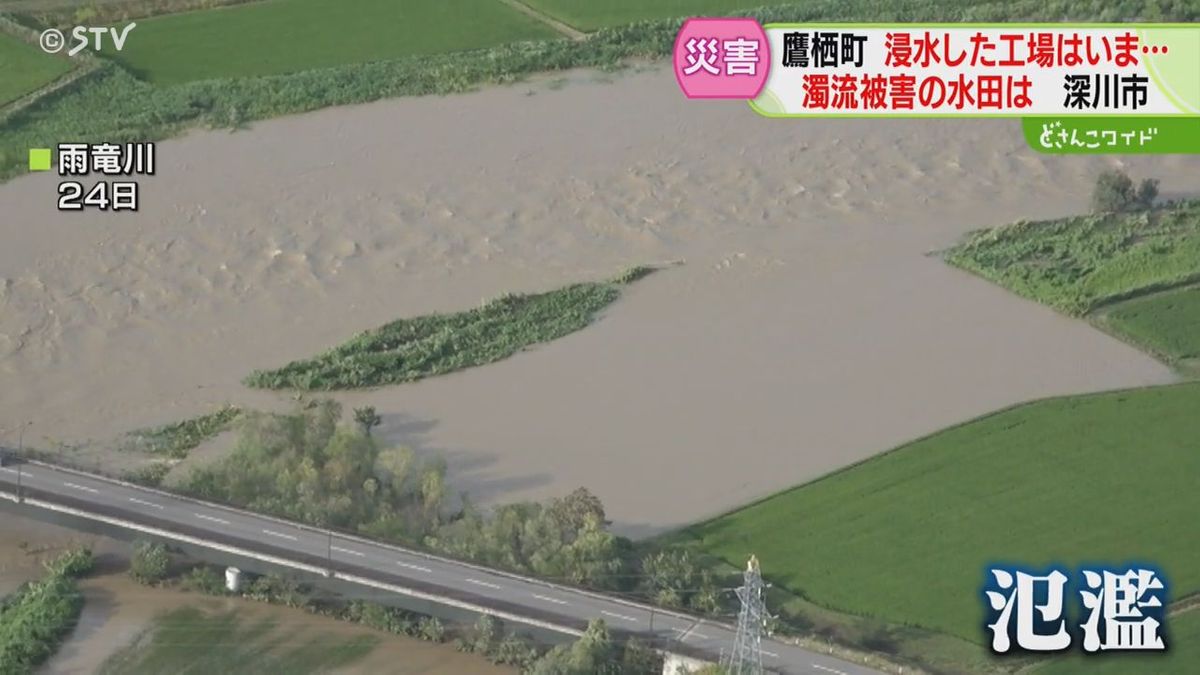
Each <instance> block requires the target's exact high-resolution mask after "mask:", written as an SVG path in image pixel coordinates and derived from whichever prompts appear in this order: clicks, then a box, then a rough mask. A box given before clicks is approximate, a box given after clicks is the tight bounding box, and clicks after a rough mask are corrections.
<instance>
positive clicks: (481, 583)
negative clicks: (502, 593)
mask: <svg viewBox="0 0 1200 675" xmlns="http://www.w3.org/2000/svg"><path fill="white" fill-rule="evenodd" d="M467 583H468V584H475V585H476V586H483V587H484V588H493V589H495V590H497V591H498V590H500V587H499V586H497V585H496V584H490V583H488V582H486V581H480V580H478V579H467Z"/></svg>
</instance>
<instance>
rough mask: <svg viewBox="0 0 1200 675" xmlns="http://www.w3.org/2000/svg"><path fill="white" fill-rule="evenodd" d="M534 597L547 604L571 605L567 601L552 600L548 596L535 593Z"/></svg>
mask: <svg viewBox="0 0 1200 675" xmlns="http://www.w3.org/2000/svg"><path fill="white" fill-rule="evenodd" d="M533 597H535V598H537V599H538V600H543V601H545V602H552V603H554V604H556V605H567V604H570V603H568V602H567V601H566V600H559V599H558V598H551V597H547V596H545V595H538V594H537V593H534V594H533Z"/></svg>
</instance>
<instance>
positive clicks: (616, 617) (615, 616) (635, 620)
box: [600, 609, 637, 623]
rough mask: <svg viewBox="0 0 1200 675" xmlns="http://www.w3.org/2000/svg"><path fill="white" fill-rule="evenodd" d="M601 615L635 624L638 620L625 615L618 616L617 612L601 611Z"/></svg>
mask: <svg viewBox="0 0 1200 675" xmlns="http://www.w3.org/2000/svg"><path fill="white" fill-rule="evenodd" d="M600 613H601V614H603V615H604V616H611V617H612V618H614V619H622V620H624V621H632V622H633V623H637V619H635V618H633V617H632V616H625V615H624V614H617V613H616V612H608V611H605V610H603V609H602V610H600Z"/></svg>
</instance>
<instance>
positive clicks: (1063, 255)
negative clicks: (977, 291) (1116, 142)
mask: <svg viewBox="0 0 1200 675" xmlns="http://www.w3.org/2000/svg"><path fill="white" fill-rule="evenodd" d="M946 259H947V260H948V261H949V262H950V263H951V264H953V265H956V266H958V267H961V268H963V269H966V270H969V271H971V272H974V273H975V274H978V275H980V276H982V277H984V278H986V279H989V280H991V281H994V282H995V283H998V284H1000V285H1001V286H1004V287H1005V288H1008V289H1009V290H1011V291H1013V292H1015V293H1018V294H1020V295H1023V296H1025V297H1027V298H1032V299H1034V300H1037V301H1039V302H1043V303H1045V304H1047V305H1050V306H1052V307H1055V308H1057V309H1059V310H1062V311H1064V312H1068V313H1071V314H1076V315H1081V314H1085V313H1087V312H1088V311H1091V310H1093V309H1095V308H1096V307H1098V306H1099V305H1101V304H1104V303H1106V302H1112V301H1115V300H1120V299H1124V298H1129V297H1132V296H1133V295H1136V294H1141V293H1145V292H1149V291H1152V290H1158V289H1163V288H1168V287H1171V286H1176V285H1181V284H1184V283H1188V282H1190V281H1195V280H1200V201H1188V202H1182V203H1178V204H1174V205H1171V206H1167V207H1163V208H1160V209H1153V210H1149V211H1140V212H1133V213H1114V214H1105V215H1089V216H1076V217H1072V218H1062V219H1059V220H1048V221H1038V222H1020V223H1016V224H1014V225H1008V226H1005V227H999V228H995V229H991V230H985V231H982V232H977V233H975V234H973V235H972V236H970V237H969V238H968V239H967V240H966V241H964V242H963V243H962V244H960V245H959V246H957V247H955V248H953V249H951V250H950V251H949V252H948V253H947V255H946Z"/></svg>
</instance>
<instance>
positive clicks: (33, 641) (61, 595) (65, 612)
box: [0, 549, 93, 675]
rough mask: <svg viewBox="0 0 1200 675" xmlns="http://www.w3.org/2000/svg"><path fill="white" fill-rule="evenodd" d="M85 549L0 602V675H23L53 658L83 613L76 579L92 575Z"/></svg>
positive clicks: (64, 558)
mask: <svg viewBox="0 0 1200 675" xmlns="http://www.w3.org/2000/svg"><path fill="white" fill-rule="evenodd" d="M92 562H93V561H92V554H91V551H88V550H86V549H82V550H78V551H71V552H68V553H65V554H63V555H62V556H60V557H58V558H57V559H55V560H54V561H52V562H50V563H49V564H48V565H47V566H46V568H47V569H46V576H44V577H42V578H41V579H40V580H38V581H35V582H32V583H28V584H25V585H24V586H22V587H21V588H20V589H18V590H17V592H16V593H13V594H12V595H10V596H8V597H6V598H4V600H3V601H0V675H23V674H24V673H30V672H33V670H34V669H35V668H36V667H37V666H38V665H39V664H41V663H42V662H44V661H45V660H46V659H48V658H50V656H52V655H53V654H54V652H55V650H56V649H58V645H59V644H60V643H61V642H62V640H63V638H65V637H66V636H67V635H68V634H69V633H70V632H71V631H72V630H73V629H74V628H75V622H76V621H78V619H79V613H80V612H81V611H82V610H83V595H82V594H81V593H80V592H79V588H78V587H77V586H76V583H75V579H76V578H78V577H80V576H82V575H84V574H87V573H88V572H90V571H91V569H92Z"/></svg>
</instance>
